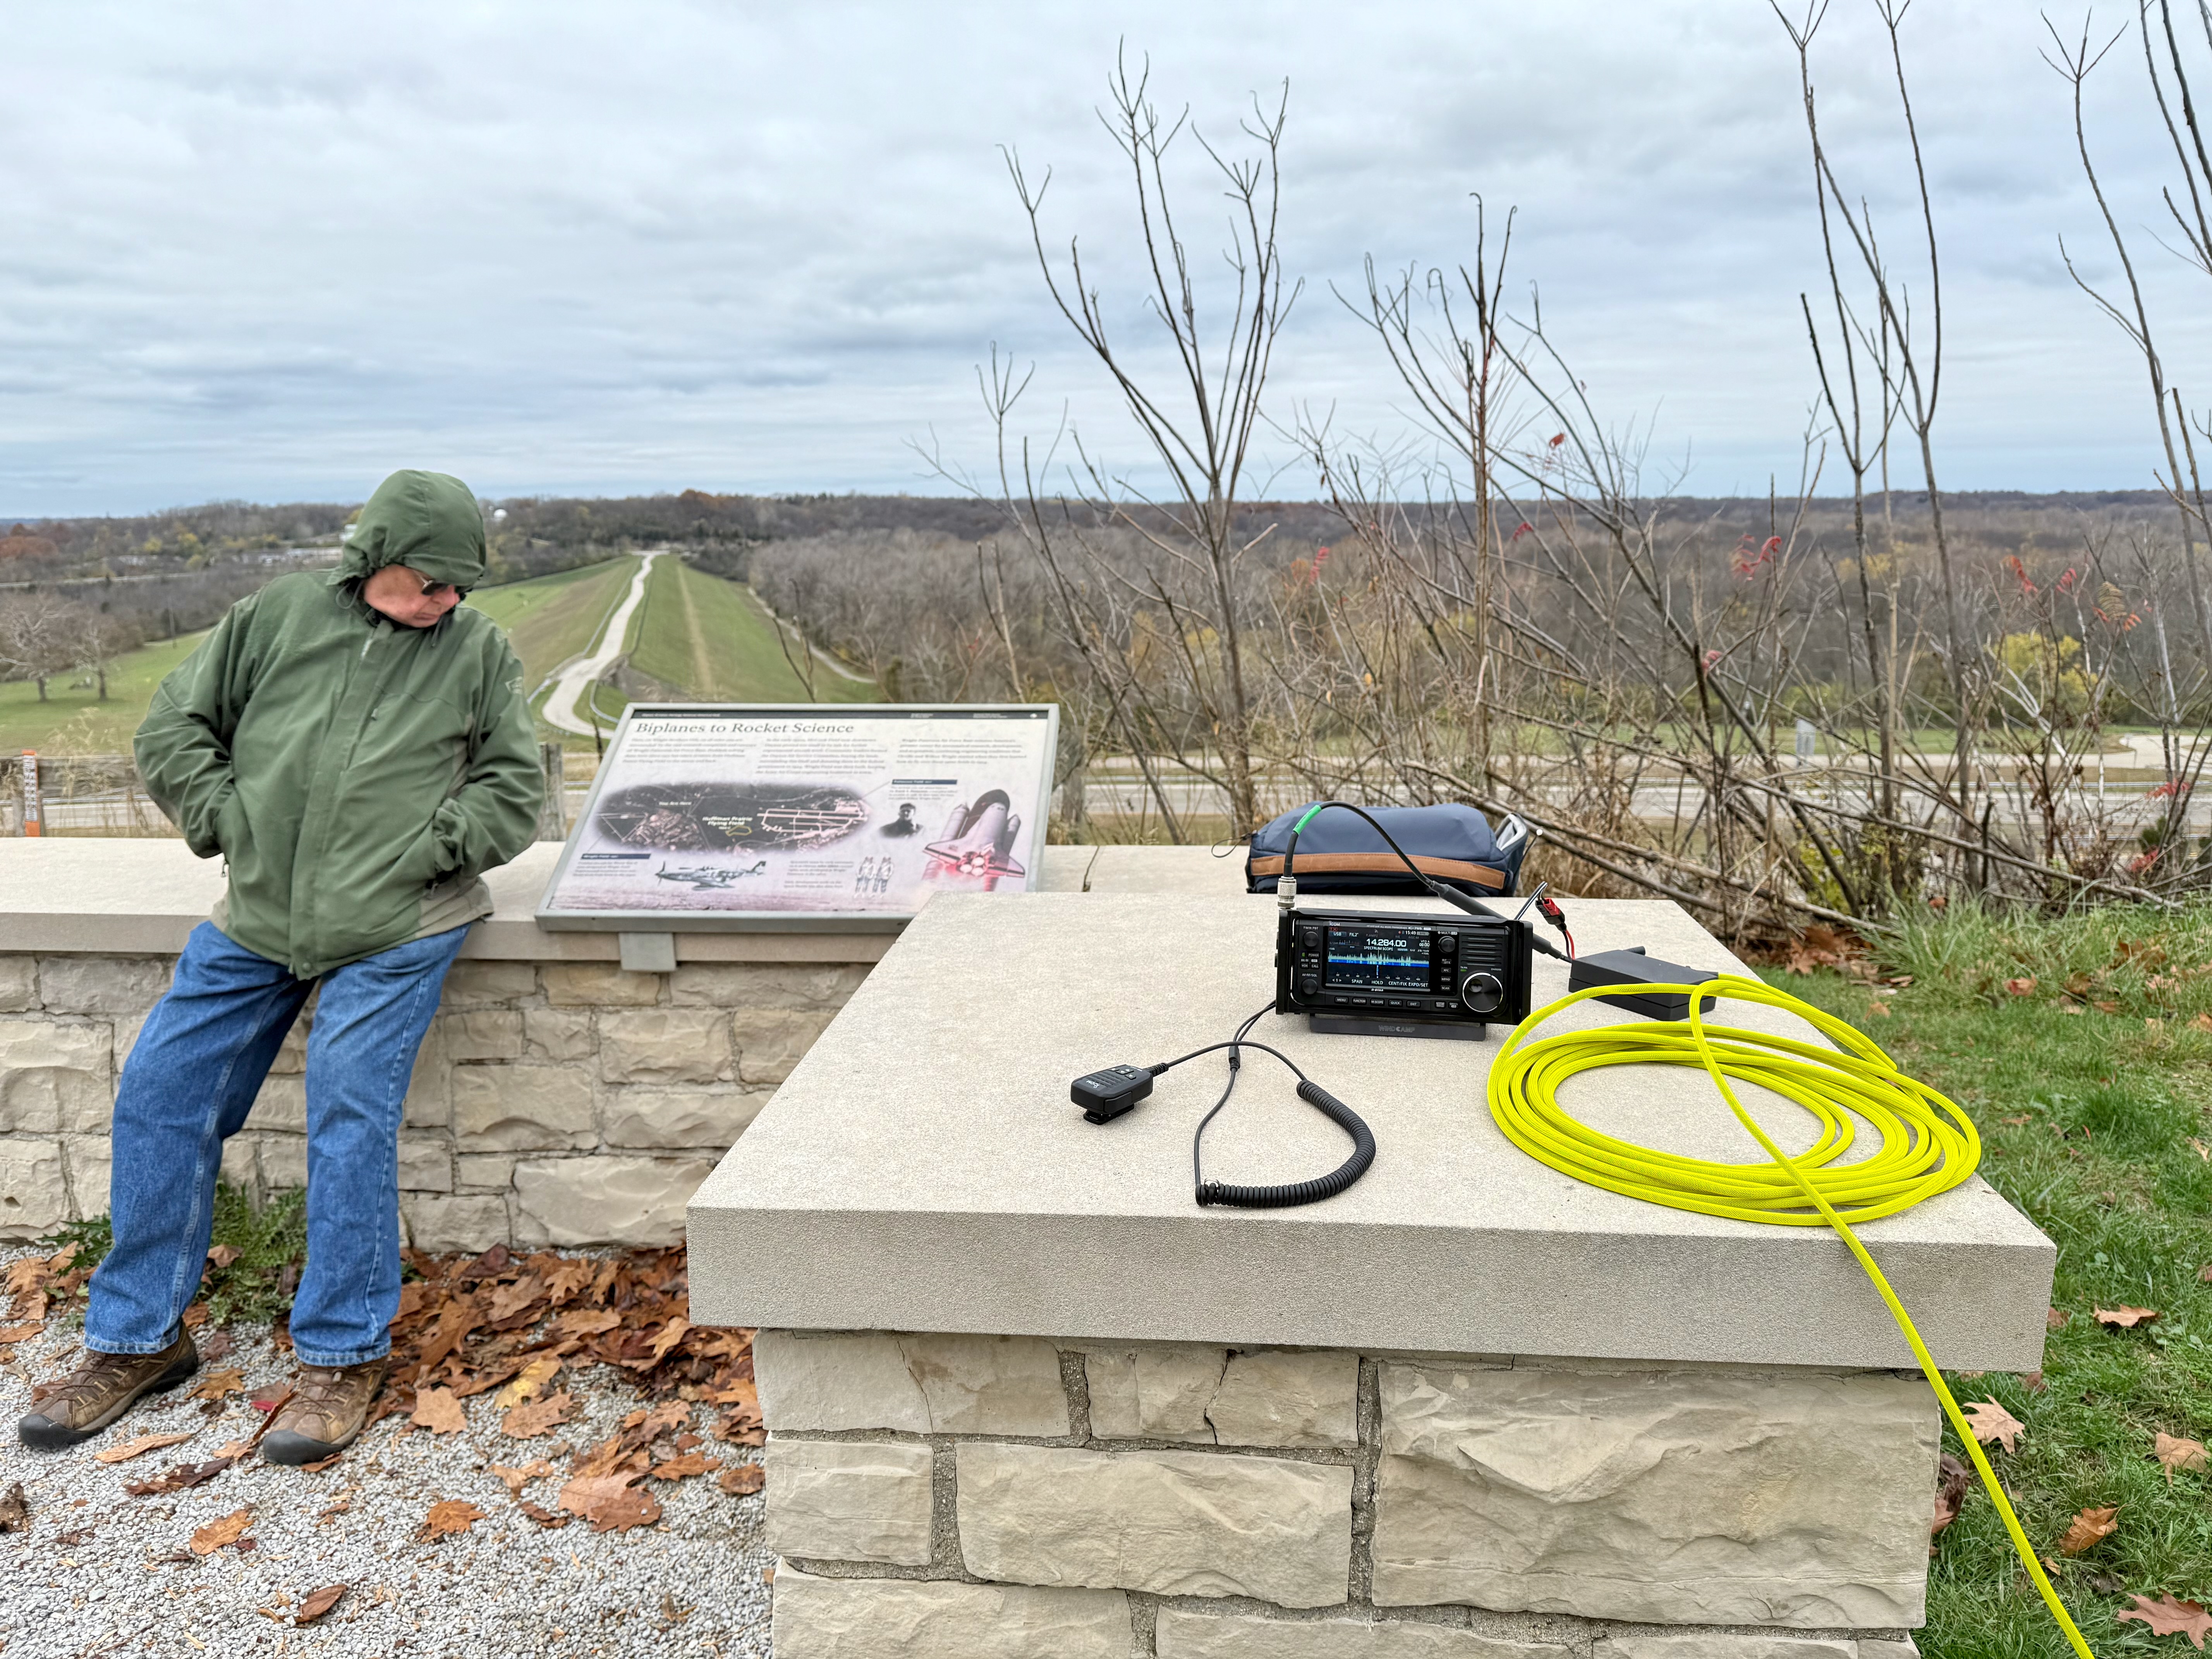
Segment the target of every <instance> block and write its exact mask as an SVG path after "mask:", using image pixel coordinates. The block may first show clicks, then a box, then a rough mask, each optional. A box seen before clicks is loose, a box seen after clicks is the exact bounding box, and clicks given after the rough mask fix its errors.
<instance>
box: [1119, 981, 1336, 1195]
mask: <svg viewBox="0 0 2212 1659" xmlns="http://www.w3.org/2000/svg"><path fill="white" fill-rule="evenodd" d="M1273 1011H1274V1005H1273V1003H1270V1004H1269V1005H1268V1006H1267V1007H1265V1008H1262V1009H1261V1010H1260V1012H1258V1013H1256V1014H1254V1015H1253V1016H1252V1017H1251V1018H1249V1019H1248V1020H1246V1021H1245V1022H1244V1023H1243V1024H1242V1025H1240V1026H1238V1027H1237V1035H1236V1036H1233V1037H1231V1038H1230V1039H1229V1041H1228V1042H1210V1043H1208V1044H1207V1045H1206V1047H1205V1048H1194V1049H1192V1050H1191V1051H1190V1052H1189V1053H1188V1054H1183V1055H1181V1056H1180V1057H1178V1058H1176V1059H1175V1060H1166V1061H1164V1062H1163V1063H1161V1064H1160V1065H1158V1066H1152V1067H1151V1068H1150V1069H1151V1071H1152V1075H1153V1076H1155V1077H1158V1075H1159V1074H1160V1073H1162V1072H1164V1071H1166V1070H1168V1069H1169V1067H1170V1066H1180V1065H1182V1063H1183V1061H1184V1060H1196V1059H1197V1058H1198V1057H1199V1056H1200V1054H1215V1053H1218V1051H1220V1050H1221V1049H1224V1048H1226V1049H1227V1050H1229V1083H1228V1086H1227V1087H1225V1088H1224V1089H1223V1090H1222V1091H1221V1098H1220V1099H1218V1100H1217V1101H1215V1102H1214V1103H1213V1109H1212V1111H1210V1112H1208V1113H1207V1114H1206V1115H1205V1116H1204V1117H1202V1118H1200V1120H1199V1121H1198V1127H1197V1129H1196V1130H1195V1131H1194V1133H1192V1135H1191V1138H1190V1179H1191V1185H1192V1186H1193V1187H1194V1188H1195V1189H1196V1191H1197V1194H1198V1201H1199V1202H1200V1204H1201V1205H1212V1204H1219V1205H1223V1206H1228V1207H1230V1208H1232V1209H1239V1210H1287V1209H1291V1208H1294V1207H1296V1206H1298V1205H1301V1204H1318V1203H1320V1202H1321V1201H1322V1200H1323V1199H1325V1198H1334V1197H1335V1196H1336V1195H1337V1194H1339V1193H1340V1192H1342V1191H1343V1190H1344V1189H1345V1188H1347V1187H1349V1186H1350V1185H1352V1182H1355V1181H1357V1180H1358V1179H1359V1177H1360V1176H1364V1175H1365V1174H1366V1173H1367V1170H1368V1167H1369V1166H1370V1164H1373V1163H1374V1162H1375V1136H1374V1133H1373V1132H1372V1131H1371V1130H1370V1129H1369V1128H1368V1127H1367V1123H1366V1121H1365V1120H1364V1119H1363V1118H1362V1117H1361V1116H1360V1115H1359V1114H1358V1113H1357V1112H1355V1111H1353V1110H1352V1108H1351V1107H1349V1106H1347V1105H1346V1104H1345V1103H1343V1102H1342V1101H1340V1100H1339V1099H1338V1098H1337V1097H1335V1096H1334V1095H1333V1094H1331V1093H1329V1091H1328V1090H1326V1089H1324V1088H1322V1086H1321V1085H1319V1084H1318V1083H1316V1082H1315V1081H1314V1080H1313V1079H1311V1078H1310V1077H1308V1076H1307V1075H1306V1074H1305V1073H1304V1072H1302V1071H1300V1070H1299V1069H1298V1063H1297V1061H1296V1060H1292V1059H1291V1057H1290V1056H1289V1055H1288V1054H1285V1053H1283V1051H1282V1050H1281V1049H1279V1048H1269V1047H1268V1046H1267V1044H1266V1043H1264V1042H1252V1041H1250V1037H1249V1034H1250V1032H1251V1030H1252V1028H1253V1027H1254V1026H1255V1025H1257V1024H1259V1023H1260V1021H1261V1018H1263V1017H1264V1016H1266V1015H1267V1014H1269V1013H1272V1012H1273ZM1246 1048H1256V1049H1258V1050H1259V1051H1260V1052H1261V1054H1273V1056H1274V1057H1275V1058H1276V1059H1277V1060H1281V1061H1282V1062H1283V1064H1284V1065H1285V1066H1289V1067H1290V1068H1291V1073H1293V1074H1294V1075H1295V1076H1296V1077H1297V1080H1298V1098H1299V1099H1301V1100H1304V1101H1306V1102H1307V1103H1310V1104H1311V1105H1313V1106H1316V1107H1317V1108H1319V1109H1320V1110H1321V1112H1322V1115H1323V1116H1325V1117H1327V1118H1328V1120H1329V1121H1331V1122H1333V1123H1334V1124H1335V1125H1336V1127H1338V1128H1340V1129H1341V1130H1343V1131H1344V1132H1345V1133H1346V1134H1348V1135H1350V1136H1351V1137H1352V1156H1351V1157H1350V1158H1346V1159H1345V1160H1344V1162H1343V1163H1342V1164H1339V1165H1338V1166H1337V1167H1336V1168H1335V1169H1334V1170H1330V1171H1329V1172H1328V1174H1327V1175H1325V1176H1319V1177H1317V1178H1316V1179H1315V1180H1312V1181H1294V1182H1288V1183H1286V1184H1284V1185H1281V1186H1276V1187H1238V1186H1232V1185H1231V1184H1230V1183H1228V1182H1220V1181H1208V1180H1207V1179H1206V1167H1205V1165H1204V1164H1203V1163H1202V1162H1201V1161H1200V1152H1201V1150H1202V1148H1203V1147H1204V1145H1205V1141H1206V1126H1207V1125H1208V1124H1210V1123H1212V1121H1213V1120H1214V1119H1215V1118H1217V1117H1218V1116H1219V1115H1221V1109H1222V1108H1223V1107H1225V1106H1226V1105H1227V1104H1228V1103H1229V1097H1230V1096H1231V1095H1233V1094H1235V1093H1236V1092H1237V1073H1239V1072H1240V1071H1241V1070H1242V1069H1243V1058H1242V1053H1243V1050H1244V1049H1246Z"/></svg>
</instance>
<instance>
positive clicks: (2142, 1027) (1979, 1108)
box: [1768, 908, 2212, 1659]
mask: <svg viewBox="0 0 2212 1659" xmlns="http://www.w3.org/2000/svg"><path fill="white" fill-rule="evenodd" d="M1881 967H1882V969H1883V970H1884V971H1885V972H1886V973H1887V974H1891V975H1911V980H1912V982H1911V985H1909V986H1906V987H1902V988H1895V989H1892V988H1888V987H1867V986H1864V985H1862V984H1859V983H1857V982H1855V981H1851V980H1849V979H1846V978H1844V977H1843V976H1841V975H1837V974H1833V973H1824V974H1818V975H1813V976H1811V977H1809V978H1807V977H1801V976H1797V975H1789V974H1784V973H1772V974H1769V975H1768V977H1769V978H1770V979H1771V980H1772V981H1774V982H1776V983H1778V984H1780V985H1782V986H1784V987H1785V988H1787V989H1790V990H1791V991H1794V992H1796V994H1799V995H1801V996H1803V997H1805V998H1806V1000H1808V1001H1811V1002H1814V1003H1816V1004H1818V1005H1820V1006H1823V1007H1826V1008H1827V1009H1829V1010H1830V1011H1831V1012H1835V1013H1837V1014H1839V1015H1841V1016H1843V1017H1844V1018H1848V1019H1850V1020H1851V1021H1852V1022H1853V1023H1854V1024H1858V1025H1859V1026H1861V1027H1862V1029H1863V1030H1867V1031H1869V1033H1871V1034H1872V1035H1873V1036H1875V1038H1876V1040H1877V1041H1879V1042H1881V1043H1882V1044H1883V1045H1884V1046H1885V1047H1886V1048H1888V1049H1889V1051H1890V1052H1891V1053H1892V1054H1893V1055H1895V1056H1896V1058H1897V1060H1898V1061H1899V1064H1900V1065H1902V1066H1904V1067H1905V1069H1906V1070H1907V1071H1908V1072H1910V1073H1912V1074H1913V1075H1914V1076H1916V1077H1918V1078H1920V1079H1923V1080H1924V1081H1926V1082H1928V1083H1930V1084H1932V1085H1935V1086H1936V1087H1937V1088H1939V1089H1942V1090H1943V1091H1945V1092H1947V1093H1948V1094H1950V1095H1951V1096H1952V1097H1953V1098H1954V1099H1956V1100H1957V1101H1959V1103H1960V1104H1961V1105H1963V1106H1965V1107H1966V1109H1967V1110H1968V1111H1969V1112H1970V1113H1971V1114H1972V1116H1973V1118H1974V1121H1975V1122H1976V1124H1977V1126H1978V1127H1979V1128H1980V1130H1981V1133H1982V1135H1983V1138H1984V1144H1985V1151H1984V1162H1983V1164H1982V1173H1983V1175H1984V1176H1986V1177H1987V1178H1988V1180H1989V1181H1990V1183H1991V1184H1992V1185H1994V1186H1995V1187H1996V1188H1997V1189H1998V1190H1999V1191H2000V1192H2002V1194H2004V1195H2005V1196H2006V1197H2007V1198H2008V1199H2009V1200H2011V1201H2012V1202H2013V1203H2014V1204H2015V1206H2018V1207H2019V1208H2020V1209H2021V1211H2023V1212H2025V1213H2026V1214H2027V1216H2028V1217H2029V1218H2031V1219H2032V1220H2033V1221H2034V1223H2035V1224H2036V1225H2038V1226H2039V1227H2040V1228H2041V1229H2042V1230H2043V1231H2045V1233H2046V1234H2048V1235H2049V1236H2050V1237H2051V1239H2052V1240H2053V1241H2054V1242H2055V1243H2057V1247H2058V1261H2057V1282H2056V1285H2055V1287H2054V1289H2053V1291H2052V1302H2053V1304H2054V1305H2055V1306H2056V1307H2057V1309H2059V1310H2062V1311H2063V1312H2064V1313H2066V1314H2067V1315H2069V1319H2068V1321H2067V1322H2066V1324H2065V1325H2064V1326H2063V1328H2061V1329H2058V1330H2057V1331H2054V1332H2052V1333H2051V1334H2050V1338H2049V1340H2048V1342H2047V1343H2046V1344H2045V1351H2044V1369H2043V1375H2042V1378H2041V1381H2042V1383H2044V1385H2045V1386H2044V1387H2042V1388H2041V1389H2036V1388H2034V1387H2033V1386H2032V1385H2031V1384H2030V1383H2029V1382H2027V1380H2026V1379H2023V1378H2021V1377H2016V1376H2008V1375H2002V1374H1996V1373H1992V1374H1990V1375H1988V1376H1964V1375H1959V1374H1951V1375H1950V1376H1949V1381H1950V1383H1951V1386H1952V1388H1953V1389H1954V1392H1955V1393H1956V1394H1957V1395H1959V1397H1960V1400H1962V1401H1968V1400H1994V1401H1996V1402H1997V1403H1998V1404H1999V1405H2001V1406H2002V1407H2005V1408H2006V1409H2007V1410H2008V1411H2009V1412H2011V1413H2013V1415H2014V1416H2015V1417H2017V1418H2019V1419H2021V1421H2022V1422H2023V1423H2025V1424H2026V1425H2027V1434H2026V1435H2025V1436H2024V1437H2022V1438H2021V1441H2020V1449H2019V1450H2018V1452H2016V1453H2006V1452H2004V1451H2002V1450H2001V1449H1997V1448H1996V1447H1995V1446H1990V1447H1989V1448H1987V1450H1989V1451H1990V1454H1991V1456H1992V1461H1993V1462H1995V1464H1996V1468H1997V1471H1998V1474H2000V1475H2001V1476H2002V1478H2003V1479H2004V1480H2005V1482H2006V1485H2007V1488H2008V1491H2009V1492H2011V1494H2012V1497H2013V1500H2014V1503H2015V1506H2016V1507H2017V1508H2018V1510H2019V1511H2020V1515H2021V1522H2022V1524H2023V1525H2024V1526H2025V1527H2026V1528H2027V1534H2028V1536H2029V1538H2030V1539H2031V1541H2033V1542H2034V1543H2035V1544H2036V1545H2037V1547H2039V1550H2040V1551H2041V1552H2042V1553H2045V1554H2046V1555H2049V1556H2050V1557H2051V1559H2057V1560H2060V1562H2061V1570H2060V1571H2059V1572H2058V1573H2057V1575H2056V1577H2055V1581H2054V1582H2055V1583H2056V1584H2057V1588H2058V1590H2059V1593H2060V1595H2062V1596H2063V1598H2064V1599H2065V1601H2066V1602H2067V1604H2068V1606H2069V1608H2070V1609H2071V1611H2072V1613H2073V1614H2074V1617H2075V1620H2076V1621H2077V1622H2078V1623H2079V1624H2080V1625H2081V1629H2082V1632H2083V1634H2084V1635H2085V1636H2086V1637H2087V1639H2088V1641H2089V1644H2090V1645H2091V1646H2092V1647H2093V1649H2094V1650H2095V1651H2096V1652H2097V1653H2098V1654H2099V1655H2100V1659H2111V1656H2115V1655H2124V1654H2146V1655H2148V1654H2174V1653H2176V1652H2177V1651H2187V1650H2185V1649H2183V1647H2182V1644H2181V1642H2180V1641H2179V1639H2178V1638H2164V1637H2153V1636H2149V1635H2148V1634H2146V1633H2145V1631H2144V1626H2142V1625H2141V1624H2139V1623H2130V1624H2125V1625H2122V1624H2118V1623H2115V1622H2114V1615H2115V1614H2117V1613H2120V1612H2123V1611H2125V1610H2126V1609H2128V1608H2129V1607H2130V1606H2131V1605H2132V1603H2131V1602H2130V1601H2129V1599H2128V1598H2129V1596H2130V1595H2144V1596H2148V1597H2149V1598H2150V1599H2151V1600H2153V1601H2156V1600H2157V1599H2158V1598H2159V1597H2160V1596H2162V1595H2173V1596H2176V1597H2178V1598H2179V1599H2181V1600H2184V1601H2203V1602H2212V1477H2208V1475H2207V1474H2204V1473H2202V1472H2183V1473H2179V1474H2175V1475H2174V1476H2173V1478H2172V1484H2171V1485H2170V1486H2169V1485H2168V1483H2167V1481H2166V1475H2165V1472H2164V1471H2163V1470H2162V1469H2160V1467H2159V1465H2158V1464H2157V1463H2155V1462H2153V1461H2152V1457H2151V1447H2152V1440H2153V1437H2154V1434H2156V1433H2159V1432H2164V1433H2166V1434H2170V1435H2174V1436H2177V1437H2185V1438H2189V1439H2194V1440H2200V1441H2206V1442H2212V1284H2208V1283H2206V1282H2205V1281H2204V1280H2203V1279H2202V1278H2200V1276H2199V1274H2200V1270H2202V1269H2203V1268H2204V1267H2206V1266H2207V1265H2208V1264H2212V1161H2208V1160H2207V1158H2205V1157H2204V1156H2203V1154H2201V1153H2200V1152H2197V1150H2196V1148H2195V1147H2194V1146H2192V1145H2191V1142H2192V1141H2197V1142H2201V1143H2203V1144H2204V1145H2205V1146H2212V1122H2208V1118H2207V1114H2208V1110H2212V1031H2207V1030H2203V1029H2200V1028H2198V1027H2197V1026H2196V1025H2195V1024H2192V1022H2193V1021H2194V1020H2195V1018H2197V1016H2199V1015H2207V1014H2212V908H2200V909H2196V910H2191V911H2189V912H2186V913H2184V914H2183V915H2179V916H2175V917H2167V918H2160V917H2159V916H2156V915H2153V914H2150V913H2147V912H2144V911H2142V910H2135V909H2122V908H2111V909H2106V910H2100V911H2097V912H2094V913H2092V914H2089V915H2084V916H2081V917H2075V918H2061V919H2057V920H2033V921H2013V920H2002V919H1998V918H1996V917H1992V916H1990V915H1984V914H1981V913H1978V912H1974V911H1967V912H1964V913H1962V914H1959V915H1954V916H1952V917H1950V918H1949V919H1948V920H1936V921H1918V922H1915V923H1913V924H1911V925H1910V926H1909V927H1908V928H1907V930H1906V932H1905V934H1904V935H1903V937H1902V938H1901V939H1899V940H1898V941H1897V942H1896V943H1894V944H1893V945H1887V946H1885V947H1884V951H1883V956H1882V958H1881ZM2031 978H2032V979H2033V981H2035V984H2034V988H2033V990H2032V991H2027V992H2026V993H2024V994H2015V993H2014V992H2013V991H2010V990H2008V988H2007V981H2025V980H2028V979H2031ZM2069 985H2070V987H2072V988H2071V990H2070V991H2069V988H2068V987H2069ZM1877 1000H1879V1001H1880V1002H1882V1003H1884V1004H1886V1005H1887V1006H1888V1008H1889V1010H1890V1012H1889V1013H1888V1015H1887V1017H1879V1016H1875V1014H1874V1013H1873V1011H1872V1010H1873V1005H1874V1004H1875V1002H1876V1001H1877ZM2100 1003H2101V1004H2105V1005H2108V1006H2106V1007H2105V1008H2099V1007H2097V1006H2095V1005H2097V1004H2100ZM2069 1007H2072V1008H2075V1009H2079V1010H2081V1012H2072V1013H2069V1012H2066V1010H2067V1009H2068V1008H2069ZM2152 1022H2155V1023H2152ZM2008 1119H2018V1120H2020V1121H2017V1122H2009V1121H2007V1120H2008ZM2121 1305H2130V1306H2134V1307H2142V1308H2154V1309H2157V1310H2159V1313H2160V1317H2159V1318H2158V1319H2157V1321H2156V1322H2153V1323H2151V1324H2149V1325H2148V1326H2144V1327H2142V1328H2137V1329H2135V1330H2120V1329H2115V1328H2107V1327H2105V1326H2100V1325H2099V1324H2098V1323H2097V1322H2095V1320H2094V1318H2093V1311H2094V1310H2096V1309H2098V1308H2100V1307H2101V1308H2115V1307H2118V1306H2121ZM1945 1443H1946V1445H1947V1447H1948V1449H1950V1450H1951V1451H1953V1452H1954V1454H1955V1453H1957V1452H1959V1451H1960V1448H1959V1446H1958V1445H1957V1443H1956V1442H1955V1439H1954V1437H1952V1436H1951V1435H1950V1433H1949V1432H1948V1431H1946V1435H1945ZM2108 1504H2118V1505H2119V1517H2118V1518H2119V1528H2118V1531H2117V1532H2116V1533H2114V1534H2112V1536H2111V1537H2110V1538H2108V1539H2106V1541H2103V1542H2102V1543H2100V1544H2099V1545H2097V1546H2096V1547H2093V1548H2092V1549H2090V1550H2089V1551H2087V1553H2084V1554H2082V1555H2080V1556H2078V1557H2075V1558H2072V1559H2063V1558H2060V1557H2059V1556H2058V1553H2057V1541H2058V1538H2059V1536H2060V1535H2061V1534H2063V1532H2064V1531H2065V1529H2066V1526H2067V1523H2068V1522H2069V1520H2070V1519H2071V1518H2072V1517H2073V1516H2075V1514H2076V1513H2077V1512H2078V1511H2080V1510H2083V1509H2090V1508H2102V1507H2104V1506H2106V1505H2108ZM1937 1544H1938V1547H1937V1551H1936V1558H1935V1559H1934V1560H1933V1561H1932V1562H1931V1563H1930V1564H1929V1625H1928V1629H1927V1630H1926V1632H1923V1635H1922V1637H1921V1648H1922V1650H1923V1652H1924V1653H1926V1654H1927V1655H1928V1656H1929V1659H2044V1656H2051V1659H2058V1656H2062V1655H2068V1654H2070V1652H2071V1649H2070V1648H2069V1646H2068V1645H2067V1644H2066V1642H2065V1639H2064V1638H2063V1637H2062V1636H2061V1635H2060V1633H2059V1632H2058V1630H2057V1626H2055V1625H2054V1624H2053V1623H2052V1622H2051V1618H2050V1616H2049V1614H2048V1613H2047V1612H2046V1611H2045V1608H2044V1607H2043V1604H2042V1601H2041V1600H2040V1599H2039V1597H2038V1596H2037V1595H2036V1594H2035V1591H2034V1589H2033V1587H2032V1586H2031V1585H2030V1584H2029V1583H2028V1580H2027V1575H2026V1574H2025V1573H2024V1572H2023V1571H2021V1568H2020V1566H2019V1565H2018V1562H2017V1561H2016V1559H2015V1557H2014V1556H2013V1553H2012V1550H2011V1547H2010V1544H2009V1543H2008V1541H2007V1539H2006V1537H2005V1535H2004V1532H2003V1528H2002V1524H2001V1523H2000V1522H1999V1521H1998V1518H1997V1516H1996V1510H1995V1509H1994V1508H1993V1507H1992V1505H1991V1504H1990V1502H1989V1500H1988V1498H1987V1497H1986V1496H1985V1495H1984V1493H1983V1492H1981V1490H1980V1487H1979V1485H1978V1483H1977V1485H1976V1486H1975V1487H1974V1489H1973V1491H1972V1492H1971V1493H1970V1495H1969V1497H1968V1498H1967V1500H1966V1507H1965V1509H1964V1510H1963V1511H1962V1512H1961V1513H1960V1516H1959V1519H1958V1520H1957V1521H1956V1522H1954V1523H1953V1524H1952V1525H1951V1526H1950V1527H1949V1528H1948V1529H1947V1530H1946V1531H1945V1532H1944V1533H1943V1534H1942V1536H1941V1537H1940V1539H1939V1540H1938V1541H1937Z"/></svg>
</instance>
